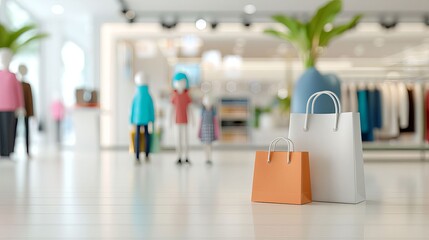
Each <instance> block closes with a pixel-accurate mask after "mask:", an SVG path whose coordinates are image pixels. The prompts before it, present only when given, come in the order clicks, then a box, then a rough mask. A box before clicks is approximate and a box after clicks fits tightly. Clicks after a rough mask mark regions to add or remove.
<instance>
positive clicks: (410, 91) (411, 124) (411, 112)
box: [401, 86, 416, 133]
mask: <svg viewBox="0 0 429 240" xmlns="http://www.w3.org/2000/svg"><path fill="white" fill-rule="evenodd" d="M407 95H408V127H406V128H403V127H401V133H405V132H414V131H415V114H416V113H415V109H414V108H415V107H414V105H415V102H414V101H415V99H414V98H415V97H414V86H409V87H407Z"/></svg>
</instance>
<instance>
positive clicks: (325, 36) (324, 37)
mask: <svg viewBox="0 0 429 240" xmlns="http://www.w3.org/2000/svg"><path fill="white" fill-rule="evenodd" d="M361 18H362V15H357V16H355V17H354V18H353V19H352V20H350V21H349V22H348V23H346V24H343V25H339V26H335V27H334V28H332V30H331V31H329V32H326V31H323V32H322V34H320V41H319V45H320V46H322V47H326V46H328V44H329V42H331V40H332V39H334V38H335V37H338V36H340V35H341V34H343V33H344V32H346V31H348V30H350V29H352V28H354V27H356V25H357V24H358V23H359V21H360V19H361Z"/></svg>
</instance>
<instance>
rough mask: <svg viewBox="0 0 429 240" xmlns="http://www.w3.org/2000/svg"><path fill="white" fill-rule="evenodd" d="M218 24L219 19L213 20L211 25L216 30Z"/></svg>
mask: <svg viewBox="0 0 429 240" xmlns="http://www.w3.org/2000/svg"><path fill="white" fill-rule="evenodd" d="M218 25H219V23H218V22H217V21H213V22H211V23H210V26H211V27H212V29H213V30H215V29H216V28H217V26H218Z"/></svg>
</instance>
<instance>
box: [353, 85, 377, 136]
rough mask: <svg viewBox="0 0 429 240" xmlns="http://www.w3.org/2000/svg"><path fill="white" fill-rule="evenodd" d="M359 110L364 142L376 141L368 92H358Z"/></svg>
mask: <svg viewBox="0 0 429 240" xmlns="http://www.w3.org/2000/svg"><path fill="white" fill-rule="evenodd" d="M357 96H358V108H359V113H360V123H361V133H362V134H361V135H362V141H374V127H373V121H372V109H371V107H370V102H369V100H370V96H369V91H368V90H358V91H357Z"/></svg>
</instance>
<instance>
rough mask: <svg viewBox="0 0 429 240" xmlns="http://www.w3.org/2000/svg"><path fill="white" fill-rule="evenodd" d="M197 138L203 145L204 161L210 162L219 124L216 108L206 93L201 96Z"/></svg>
mask: <svg viewBox="0 0 429 240" xmlns="http://www.w3.org/2000/svg"><path fill="white" fill-rule="evenodd" d="M198 135H199V138H200V140H201V142H202V143H203V144H204V145H205V146H204V149H205V152H206V163H207V164H209V165H211V164H212V161H211V159H212V143H213V142H214V141H216V140H217V139H218V138H219V125H218V122H217V117H216V108H215V107H214V106H213V102H212V99H211V98H210V96H208V95H204V97H203V107H202V111H201V124H200V130H199V134H198Z"/></svg>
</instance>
